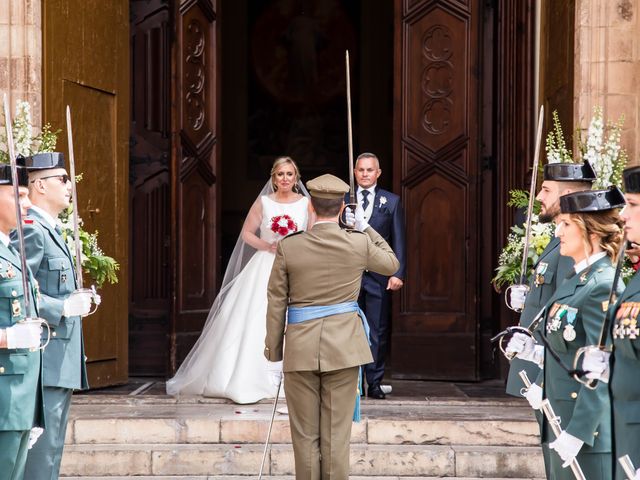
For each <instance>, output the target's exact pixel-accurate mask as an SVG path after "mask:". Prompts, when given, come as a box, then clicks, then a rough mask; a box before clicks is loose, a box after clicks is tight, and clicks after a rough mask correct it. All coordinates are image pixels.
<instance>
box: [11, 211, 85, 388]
mask: <svg viewBox="0 0 640 480" xmlns="http://www.w3.org/2000/svg"><path fill="white" fill-rule="evenodd" d="M12 242H13V246H14V247H15V248H17V246H16V244H17V239H16V237H15V234H14V235H12ZM24 246H25V249H26V251H27V261H28V263H29V267H30V268H31V271H32V272H33V274H34V275H35V277H36V280H37V281H38V284H39V285H40V303H39V312H40V316H41V317H42V318H44V319H45V320H46V321H47V322H49V325H50V326H51V341H50V343H49V345H48V346H47V348H46V349H45V350H44V356H43V369H44V386H45V387H61V388H72V389H86V388H89V385H88V382H87V371H86V365H85V356H84V341H83V337H82V318H81V317H70V318H67V317H63V316H62V306H63V304H64V300H65V298H67V297H68V296H69V294H70V293H71V292H73V291H74V290H75V289H76V288H77V284H76V278H75V270H74V267H73V259H72V256H71V252H70V251H69V248H68V247H67V245H66V244H65V242H64V240H63V238H62V235H60V234H59V233H57V232H56V231H55V229H54V228H52V227H51V226H50V225H49V223H48V222H47V221H46V220H45V219H44V218H43V217H42V216H41V215H40V214H39V213H38V212H37V211H36V210H34V209H31V210H30V211H29V216H28V217H27V218H26V220H25V226H24Z"/></svg>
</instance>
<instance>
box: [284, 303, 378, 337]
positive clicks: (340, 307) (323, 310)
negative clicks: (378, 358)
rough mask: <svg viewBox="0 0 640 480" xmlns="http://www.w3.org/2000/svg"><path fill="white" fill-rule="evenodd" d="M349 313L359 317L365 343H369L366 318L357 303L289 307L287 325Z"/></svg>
mask: <svg viewBox="0 0 640 480" xmlns="http://www.w3.org/2000/svg"><path fill="white" fill-rule="evenodd" d="M350 312H357V313H358V315H359V316H360V319H361V320H362V327H363V328H364V333H365V334H366V335H367V341H369V324H368V323H367V317H366V316H365V315H364V312H363V311H362V309H361V308H360V306H359V305H358V302H344V303H336V304H333V305H321V306H310V307H289V308H287V323H289V324H292V325H294V324H296V323H303V322H308V321H309V320H315V319H317V318H324V317H331V316H333V315H339V314H341V313H350Z"/></svg>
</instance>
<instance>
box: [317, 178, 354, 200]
mask: <svg viewBox="0 0 640 480" xmlns="http://www.w3.org/2000/svg"><path fill="white" fill-rule="evenodd" d="M307 189H308V190H309V194H310V195H311V196H312V197H316V198H335V199H338V198H344V194H345V193H347V192H348V191H349V185H347V184H346V183H344V182H343V181H342V180H340V179H339V178H338V177H336V176H335V175H331V174H329V173H326V174H324V175H320V176H319V177H316V178H314V179H312V180H309V181H308V182H307Z"/></svg>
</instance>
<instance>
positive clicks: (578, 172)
mask: <svg viewBox="0 0 640 480" xmlns="http://www.w3.org/2000/svg"><path fill="white" fill-rule="evenodd" d="M544 179H545V180H552V181H554V182H590V183H593V182H594V181H595V180H596V172H595V171H594V170H593V168H592V167H591V165H590V164H589V162H584V163H547V164H546V165H545V166H544Z"/></svg>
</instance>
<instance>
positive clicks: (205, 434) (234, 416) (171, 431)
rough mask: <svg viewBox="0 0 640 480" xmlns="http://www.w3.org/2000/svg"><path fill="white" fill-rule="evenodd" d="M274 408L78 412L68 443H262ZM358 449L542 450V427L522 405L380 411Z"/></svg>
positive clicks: (281, 440) (356, 430)
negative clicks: (519, 447)
mask: <svg viewBox="0 0 640 480" xmlns="http://www.w3.org/2000/svg"><path fill="white" fill-rule="evenodd" d="M270 418H271V406H270V405H268V404H257V405H252V406H250V407H246V406H242V407H239V406H237V405H233V404H185V405H182V404H168V405H162V404H161V405H144V404H143V405H135V404H134V405H128V404H124V405H122V404H121V405H118V404H104V405H103V404H98V405H73V406H72V410H71V415H70V420H69V425H68V428H67V437H66V443H67V444H69V445H86V444H251V443H255V444H259V443H262V442H264V441H265V438H266V434H267V430H268V425H269V420H270ZM351 441H352V443H359V444H370V445H382V444H384V445H405V444H411V445H458V446H464V445H467V446H536V445H538V426H537V424H536V423H535V421H534V419H533V415H532V414H531V410H530V409H529V408H526V407H523V406H521V405H517V406H496V405H481V404H480V405H464V404H460V405H457V404H455V405H431V404H425V403H424V402H421V403H420V404H415V405H409V406H407V405H382V406H377V407H370V408H366V409H363V421H362V422H360V423H354V424H353V429H352V436H351ZM271 442H272V443H274V444H288V443H290V442H291V432H290V429H289V418H288V416H286V415H280V414H277V416H276V418H275V421H274V425H273V430H272V433H271Z"/></svg>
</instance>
